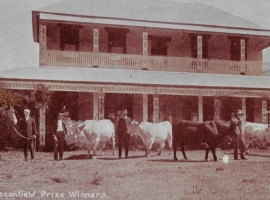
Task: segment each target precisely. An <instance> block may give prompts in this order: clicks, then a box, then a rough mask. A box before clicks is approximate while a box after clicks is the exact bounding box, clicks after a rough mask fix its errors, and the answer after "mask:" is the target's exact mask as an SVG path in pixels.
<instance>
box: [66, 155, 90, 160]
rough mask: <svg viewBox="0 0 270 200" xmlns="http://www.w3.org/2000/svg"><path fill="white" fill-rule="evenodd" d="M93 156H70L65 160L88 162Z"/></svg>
mask: <svg viewBox="0 0 270 200" xmlns="http://www.w3.org/2000/svg"><path fill="white" fill-rule="evenodd" d="M92 158H93V155H90V156H89V155H88V154H80V155H72V156H69V157H67V158H65V159H64V160H88V159H92Z"/></svg>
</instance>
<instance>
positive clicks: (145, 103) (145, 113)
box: [143, 94, 148, 122]
mask: <svg viewBox="0 0 270 200" xmlns="http://www.w3.org/2000/svg"><path fill="white" fill-rule="evenodd" d="M143 121H144V122H147V121H148V94H143Z"/></svg>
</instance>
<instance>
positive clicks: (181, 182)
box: [0, 150, 270, 200]
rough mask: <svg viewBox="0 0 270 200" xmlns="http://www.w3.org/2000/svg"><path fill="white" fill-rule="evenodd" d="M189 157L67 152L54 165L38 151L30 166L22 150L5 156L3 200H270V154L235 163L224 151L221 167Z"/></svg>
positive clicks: (0, 184)
mask: <svg viewBox="0 0 270 200" xmlns="http://www.w3.org/2000/svg"><path fill="white" fill-rule="evenodd" d="M98 153H99V151H98ZM116 153H118V152H116ZM186 153H187V156H188V157H189V160H187V161H185V160H183V159H182V158H183V156H182V154H181V152H178V153H177V156H178V158H179V159H180V160H179V161H177V162H175V161H173V159H172V158H173V155H169V151H168V150H165V151H163V152H162V154H161V156H155V155H156V152H155V151H152V152H151V155H152V156H151V157H150V158H146V157H144V152H143V151H131V152H130V158H128V159H118V156H113V155H112V151H111V150H107V151H105V154H104V155H103V156H97V158H96V160H92V159H90V158H88V157H87V154H86V151H85V150H79V151H71V152H64V160H62V161H53V153H44V152H36V159H35V161H34V162H31V161H28V162H26V161H24V160H23V152H22V151H9V152H2V153H1V155H2V157H3V158H4V159H5V160H4V161H0V164H1V171H0V198H1V199H108V200H109V199H124V200H126V199H131V200H133V199H134V200H137V199H138V200H140V199H149V200H150V199H151V200H152V199H153V200H158V199H162V200H163V199H172V200H174V199H179V200H180V199H181V200H182V199H183V200H184V199H185V200H187V199H192V200H193V199H226V200H228V199H243V200H244V199H245V200H246V199H252V200H254V199H263V200H265V199H270V173H269V167H270V150H252V151H251V152H250V155H248V160H247V161H244V160H238V161H235V160H233V154H232V151H231V150H229V151H226V152H224V151H221V150H218V151H217V156H218V158H219V160H218V162H214V161H210V162H205V161H204V160H203V158H204V153H205V152H204V151H201V150H200V151H187V152H186ZM224 155H228V156H229V158H230V160H229V162H228V164H225V163H224V162H223V161H222V157H223V156H224ZM211 158H212V154H210V159H211ZM16 197H17V198H16Z"/></svg>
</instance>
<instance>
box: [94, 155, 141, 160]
mask: <svg viewBox="0 0 270 200" xmlns="http://www.w3.org/2000/svg"><path fill="white" fill-rule="evenodd" d="M145 157H146V156H144V155H141V156H128V158H125V157H122V158H118V156H116V157H114V158H104V157H99V158H97V159H99V160H121V159H137V158H145Z"/></svg>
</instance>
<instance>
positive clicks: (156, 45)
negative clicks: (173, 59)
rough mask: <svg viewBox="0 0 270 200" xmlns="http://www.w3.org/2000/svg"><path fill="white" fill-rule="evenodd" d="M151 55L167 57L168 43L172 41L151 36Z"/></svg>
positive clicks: (167, 38) (149, 38)
mask: <svg viewBox="0 0 270 200" xmlns="http://www.w3.org/2000/svg"><path fill="white" fill-rule="evenodd" d="M148 40H149V42H148V43H149V52H148V53H149V55H152V56H167V49H168V48H167V47H168V43H169V42H170V41H171V38H169V37H162V36H152V35H149V37H148Z"/></svg>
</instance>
